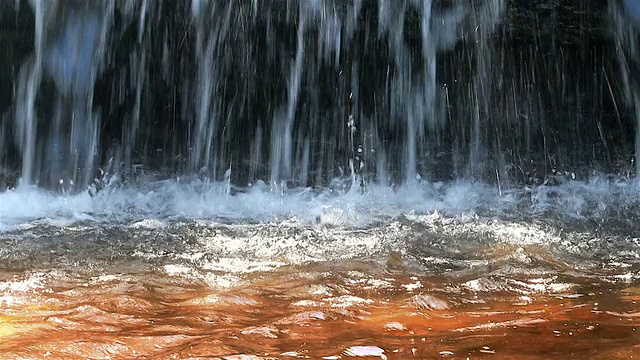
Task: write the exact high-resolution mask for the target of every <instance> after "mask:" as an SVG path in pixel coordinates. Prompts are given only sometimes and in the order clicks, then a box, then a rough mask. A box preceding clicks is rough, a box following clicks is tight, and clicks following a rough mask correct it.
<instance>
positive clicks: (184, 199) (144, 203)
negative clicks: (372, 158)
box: [0, 177, 640, 232]
mask: <svg viewBox="0 0 640 360" xmlns="http://www.w3.org/2000/svg"><path fill="white" fill-rule="evenodd" d="M637 190H638V188H637V184H636V182H635V181H633V180H630V179H625V178H613V179H612V178H607V177H593V178H591V179H588V180H586V181H575V180H572V181H567V182H564V183H561V184H559V185H556V186H546V185H542V186H537V187H533V188H529V187H514V188H512V189H500V190H499V189H498V188H497V187H495V186H491V185H488V184H485V183H481V182H473V181H455V182H452V183H447V184H444V183H429V182H420V183H414V184H411V185H405V186H400V187H398V188H396V189H393V188H391V187H389V186H381V185H375V184H371V185H369V186H368V187H367V188H366V190H365V191H364V193H361V191H360V190H350V191H347V192H342V191H335V190H330V189H318V190H314V189H309V188H302V189H292V190H290V191H286V192H284V193H280V192H273V191H270V189H269V188H267V187H266V186H264V184H263V185H262V186H261V185H260V184H257V185H254V186H251V187H247V188H245V189H241V191H240V192H238V191H233V192H232V191H231V189H230V187H229V185H228V184H225V183H209V182H203V181H200V180H194V181H190V182H185V181H174V180H166V181H159V182H148V183H145V184H142V185H138V186H128V187H115V188H107V189H105V190H103V191H101V192H98V193H97V194H96V195H95V196H91V195H90V192H89V191H83V192H80V193H77V194H59V193H55V192H49V191H45V190H42V189H39V188H36V187H31V186H22V187H18V188H16V189H10V190H7V191H5V192H2V193H0V231H4V232H6V231H10V230H12V229H19V228H21V227H22V228H24V227H25V226H28V225H26V224H29V223H30V222H34V221H45V222H48V223H49V224H50V225H53V226H55V225H56V224H59V225H61V226H67V225H69V224H70V223H71V222H82V221H90V222H91V221H97V222H111V223H113V222H115V223H126V224H128V226H132V227H141V228H153V227H162V226H164V225H165V224H166V221H171V220H194V219H200V220H216V221H222V222H225V221H226V222H234V221H244V222H247V221H248V222H252V223H256V222H269V221H281V222H287V223H301V224H311V223H319V224H326V225H334V226H346V227H361V226H367V225H368V224H372V223H375V222H377V221H384V220H388V219H397V218H398V217H400V216H415V215H425V214H433V213H434V212H438V213H442V214H444V215H447V216H454V217H456V216H457V217H460V216H470V215H477V214H486V215H488V216H491V215H495V216H507V217H510V218H513V217H514V216H516V215H519V216H520V217H521V219H525V220H526V219H527V218H531V217H535V216H540V215H545V214H551V215H552V216H554V215H555V216H561V217H565V218H571V219H576V220H584V219H605V218H607V217H611V216H615V215H620V214H624V213H627V212H634V210H635V209H637V208H638V207H640V194H639V193H638V191H637ZM232 193H233V194H232Z"/></svg>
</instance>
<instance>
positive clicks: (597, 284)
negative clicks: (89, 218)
mask: <svg viewBox="0 0 640 360" xmlns="http://www.w3.org/2000/svg"><path fill="white" fill-rule="evenodd" d="M209 275H210V276H208V277H207V276H204V277H193V276H189V274H188V272H184V273H181V274H175V273H174V274H171V273H169V272H167V271H166V269H165V268H157V269H153V270H150V271H145V272H142V273H138V274H120V275H104V276H94V277H91V278H79V277H74V276H73V275H71V274H66V273H56V274H48V275H47V274H45V275H42V274H31V275H28V276H27V275H18V274H15V275H9V274H6V275H4V276H3V277H2V280H3V281H4V282H3V284H4V285H3V287H0V289H1V290H2V293H3V295H2V297H0V309H1V312H0V358H2V359H24V358H27V359H205V358H206V359H211V358H225V359H263V358H264V359H287V358H310V359H320V358H323V357H324V358H327V359H337V358H350V357H356V356H357V357H358V358H371V359H376V358H377V359H380V358H383V359H384V358H387V359H411V358H415V359H438V358H447V357H448V358H455V359H467V358H469V359H475V358H491V359H551V358H555V359H562V358H567V359H568V358H575V359H634V358H640V329H639V327H640V306H639V305H638V302H640V288H639V287H638V285H637V284H634V283H633V282H622V283H619V284H616V283H611V282H604V281H594V280H593V279H588V278H585V279H583V280H579V279H575V278H574V279H572V282H571V283H568V282H567V281H561V279H547V280H545V279H538V278H535V277H529V278H527V277H522V276H521V277H519V278H514V279H502V280H500V279H498V280H500V281H502V283H499V282H498V280H496V279H491V278H474V279H468V278H465V279H452V278H450V277H446V276H434V275H432V276H415V275H412V274H408V273H403V272H402V271H386V272H384V271H376V270H374V269H372V270H371V271H369V272H367V271H366V268H365V269H363V268H362V267H357V268H353V267H352V268H349V267H345V266H336V264H315V265H307V266H295V267H294V266H292V267H286V268H282V269H279V270H273V271H268V272H256V273H252V274H248V275H242V276H238V277H236V279H235V280H234V281H226V282H225V281H221V279H225V278H224V274H209ZM34 279H35V280H34ZM492 284H493V285H492ZM496 284H502V285H496ZM505 284H506V285H505ZM508 284H511V285H508ZM509 286H511V287H509Z"/></svg>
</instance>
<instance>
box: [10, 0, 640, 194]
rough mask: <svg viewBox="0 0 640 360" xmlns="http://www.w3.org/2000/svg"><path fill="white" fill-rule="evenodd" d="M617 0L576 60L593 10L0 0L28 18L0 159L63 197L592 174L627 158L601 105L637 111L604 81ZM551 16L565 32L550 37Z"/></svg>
mask: <svg viewBox="0 0 640 360" xmlns="http://www.w3.org/2000/svg"><path fill="white" fill-rule="evenodd" d="M634 4H635V3H633V2H629V1H622V2H620V4H619V5H616V4H613V5H612V9H613V8H616V6H617V7H618V8H620V9H624V13H625V14H626V15H622V13H620V14H618V15H616V16H619V18H620V21H617V22H615V24H616V25H615V26H614V32H613V33H616V34H618V35H617V39H619V40H617V42H616V43H614V42H607V43H605V42H604V41H602V43H598V44H597V46H593V47H589V48H583V49H577V48H575V46H574V45H572V44H575V43H577V42H578V41H587V40H585V39H587V38H588V36H591V35H588V34H587V32H586V30H585V29H587V27H588V26H592V25H590V24H591V23H597V22H602V21H601V20H599V18H596V17H595V16H596V15H597V14H600V13H601V10H602V9H604V6H606V4H605V5H602V4H595V5H594V4H591V3H588V4H587V3H582V2H581V3H575V4H571V5H567V6H565V7H566V8H567V9H565V10H563V8H562V7H560V6H559V5H558V4H556V3H554V2H549V3H548V4H547V3H544V4H542V5H541V4H537V3H536V4H514V3H509V2H507V1H504V0H465V1H456V2H447V1H440V0H398V1H397V0H312V1H300V0H286V1H280V0H269V1H257V0H253V1H222V0H191V1H188V0H185V1H177V2H175V1H148V0H126V1H125V0H122V1H110V0H100V1H94V2H86V1H80V0H69V1H64V2H62V1H44V0H40V1H38V0H32V1H30V2H29V6H28V7H27V8H26V9H25V6H23V5H20V3H19V2H18V3H16V5H13V4H11V5H3V7H4V8H6V9H10V7H13V10H12V11H14V12H15V13H16V14H20V16H22V17H24V18H28V17H29V16H30V15H25V13H26V12H30V14H33V17H34V18H33V26H32V28H33V38H34V45H33V49H31V51H30V52H29V53H28V56H25V58H24V59H21V60H20V63H16V64H15V65H16V67H17V68H19V72H18V73H17V75H16V76H15V80H14V87H15V94H14V97H15V99H13V100H14V101H13V105H12V113H11V114H9V115H5V117H6V118H8V119H12V121H11V123H10V124H7V123H3V125H2V127H1V128H0V136H2V139H1V141H0V144H4V145H3V146H4V148H7V150H8V151H7V152H4V153H3V154H0V161H2V162H3V165H2V166H3V167H13V168H19V169H20V171H21V175H20V176H21V179H22V181H23V182H24V183H26V184H38V185H40V186H43V187H46V188H53V189H59V188H60V184H62V188H63V189H74V190H82V189H84V188H86V186H87V185H89V184H90V183H92V182H93V181H94V180H96V179H105V178H112V179H113V178H116V179H117V181H116V182H118V183H122V182H132V181H136V179H140V178H142V177H158V178H167V177H173V176H187V177H196V178H200V179H205V180H212V181H220V180H223V179H225V176H226V175H229V178H230V181H231V182H233V183H234V184H237V185H239V186H247V185H248V184H254V183H256V182H257V181H265V183H269V184H270V188H271V189H272V190H273V191H276V192H282V191H284V190H286V189H287V188H290V187H307V186H312V187H326V186H330V187H331V186H333V185H335V184H342V185H340V186H346V187H349V186H350V184H352V183H355V182H358V183H359V184H360V185H362V186H364V185H365V184H367V183H379V184H383V185H394V186H395V185H402V184H419V183H421V182H423V181H425V180H426V181H440V180H444V181H451V180H456V179H475V180H481V181H494V182H495V181H497V182H498V183H509V182H511V183H513V182H525V183H542V182H544V181H546V179H548V178H549V177H552V176H556V175H558V174H568V173H574V172H576V171H578V170H580V169H584V170H581V171H583V173H585V174H586V173H588V172H589V171H593V170H594V169H600V168H602V169H605V171H610V170H608V169H609V168H611V167H612V166H610V164H614V163H616V162H620V163H625V162H628V160H629V157H628V154H627V149H626V147H627V140H626V137H625V134H626V133H627V129H626V126H627V125H626V123H625V119H624V114H623V115H620V111H622V110H623V109H622V108H621V104H618V102H617V99H618V98H619V96H620V93H621V92H626V94H627V95H626V98H627V100H628V102H629V103H633V102H634V101H637V100H633V99H634V96H635V95H634V91H635V90H633V88H634V85H633V84H627V85H626V86H624V88H625V89H626V90H625V91H621V90H620V87H619V84H620V83H621V82H619V81H617V80H618V79H617V76H615V74H613V71H612V70H611V69H612V67H611V60H610V58H609V57H607V56H608V55H607V52H608V50H609V49H610V48H613V47H615V48H616V49H618V54H619V57H620V58H621V59H622V61H621V62H622V63H623V69H622V78H623V79H629V78H631V77H633V67H634V66H636V65H635V64H636V62H637V60H633V58H634V57H635V54H634V53H633V52H634V51H635V50H634V49H635V48H634V45H633V43H632V42H634V41H635V38H634V36H633V35H632V34H633V31H635V30H633V28H634V26H635V25H630V26H627V24H630V23H635V24H637V21H636V18H637V14H636V13H637V11H635V10H634V9H635V8H634V6H636V5H634ZM5 11H9V10H5ZM563 11H564V12H563ZM612 11H613V10H612ZM620 11H622V10H620ZM528 12H537V13H536V14H538V13H541V12H545V13H544V14H545V16H549V19H550V20H549V21H548V22H542V23H541V22H535V21H534V19H535V17H534V16H532V15H529V13H528ZM576 14H577V15H576ZM634 14H635V15H634ZM554 16H556V17H561V16H564V17H566V19H564V18H554ZM598 16H599V15H598ZM24 21H25V22H26V21H27V20H24ZM566 22H568V23H569V25H567V27H566V29H567V30H562V31H565V33H562V34H561V35H562V36H564V37H566V38H568V39H569V40H567V39H564V38H562V37H559V35H557V34H559V32H560V31H561V30H558V26H560V25H562V24H564V23H566ZM575 22H577V23H578V24H581V25H579V26H578V27H576V26H574V25H575V24H574V23H575ZM553 24H556V25H553ZM558 24H560V25H558ZM554 26H555V28H554ZM585 34H586V35H585ZM526 36H529V37H526ZM576 37H577V38H576ZM523 39H524V40H523ZM576 39H577V40H576ZM574 40H575V42H573V43H572V41H574ZM598 41H601V40H598ZM616 44H617V45H616ZM581 65H584V68H583V69H582V70H576V68H577V67H579V66H581ZM616 71H617V70H616ZM625 81H626V80H625ZM635 97H636V98H637V96H635ZM612 103H613V105H612ZM619 105H620V106H619ZM616 106H617V107H616ZM612 107H615V108H616V109H618V115H612V111H611V108H612ZM564 120H566V121H564ZM637 143H640V141H637ZM14 147H15V150H14ZM14 152H15V153H17V154H18V155H17V156H14V155H13V153H14ZM16 158H17V160H14V159H16ZM229 169H233V171H232V172H229ZM612 171H614V170H612ZM615 171H618V170H615ZM563 176H564V175H563ZM332 184H333V185H332Z"/></svg>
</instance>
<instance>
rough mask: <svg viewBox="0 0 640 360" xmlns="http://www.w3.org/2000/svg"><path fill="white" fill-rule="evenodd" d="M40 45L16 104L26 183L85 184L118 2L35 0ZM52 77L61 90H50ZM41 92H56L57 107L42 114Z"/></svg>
mask: <svg viewBox="0 0 640 360" xmlns="http://www.w3.org/2000/svg"><path fill="white" fill-rule="evenodd" d="M30 4H31V6H32V8H33V10H34V13H35V49H34V55H33V56H32V58H31V59H29V61H28V63H27V64H25V65H23V67H22V69H21V74H20V77H19V84H18V89H19V92H18V94H19V95H18V97H17V100H18V104H17V106H16V114H15V121H16V126H15V128H16V131H17V134H16V135H17V139H18V141H17V143H18V145H19V148H20V150H21V153H22V180H23V181H24V182H25V183H33V182H35V183H42V184H44V185H50V184H55V183H60V184H65V182H66V183H67V185H64V186H65V187H69V186H71V187H73V185H74V184H78V185H80V186H81V187H82V186H84V185H86V184H87V183H89V182H90V181H91V180H92V179H93V169H94V161H95V157H96V153H97V151H98V139H99V134H98V133H99V124H100V122H99V118H98V115H97V114H96V113H94V112H93V110H92V101H93V87H94V82H95V79H96V77H97V75H98V72H99V69H100V59H102V58H103V53H104V49H105V46H106V42H107V34H108V28H109V23H110V22H109V19H110V18H111V16H112V14H113V8H114V6H113V3H112V2H104V3H92V4H85V3H83V2H73V1H68V2H64V3H62V2H58V1H43V0H32V1H31V2H30ZM49 79H51V80H52V81H53V84H54V86H55V89H56V95H53V94H52V93H49V92H47V93H46V94H44V91H43V88H47V84H46V81H48V80H49ZM39 96H46V97H47V98H48V99H46V100H43V101H45V102H46V101H51V98H54V99H55V100H54V101H53V102H54V104H55V105H54V106H53V108H54V109H55V110H54V113H53V115H51V117H50V118H42V117H43V115H42V114H41V113H39V112H38V108H37V106H36V105H37V102H39V101H40V100H39Z"/></svg>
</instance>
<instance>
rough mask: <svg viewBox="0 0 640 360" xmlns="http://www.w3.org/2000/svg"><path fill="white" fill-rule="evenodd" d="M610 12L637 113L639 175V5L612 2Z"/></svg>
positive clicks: (628, 92)
mask: <svg viewBox="0 0 640 360" xmlns="http://www.w3.org/2000/svg"><path fill="white" fill-rule="evenodd" d="M609 9H610V13H611V18H612V23H613V28H614V34H615V44H616V50H617V55H618V58H619V60H620V69H621V79H622V83H623V84H624V94H625V99H626V101H627V103H628V104H629V105H630V107H631V108H632V111H633V112H634V113H635V118H636V132H635V133H636V137H635V153H636V161H635V165H636V166H635V170H636V174H640V162H639V161H638V156H640V82H639V79H640V77H638V71H639V70H640V53H639V52H638V51H639V50H638V45H639V44H638V34H639V33H640V4H638V2H636V1H632V0H624V1H623V2H622V4H621V5H620V4H619V3H617V2H612V3H611V6H610V8H609Z"/></svg>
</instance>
